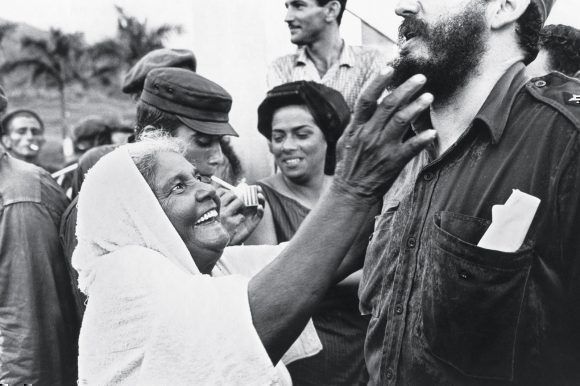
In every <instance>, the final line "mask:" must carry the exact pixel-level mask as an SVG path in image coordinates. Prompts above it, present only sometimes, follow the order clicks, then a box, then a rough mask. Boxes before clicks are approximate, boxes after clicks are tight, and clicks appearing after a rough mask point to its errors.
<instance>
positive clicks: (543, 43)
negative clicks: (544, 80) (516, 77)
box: [527, 24, 580, 77]
mask: <svg viewBox="0 0 580 386" xmlns="http://www.w3.org/2000/svg"><path fill="white" fill-rule="evenodd" d="M552 71H558V72H561V73H562V74H565V75H568V76H574V75H575V74H576V73H578V72H579V71H580V30H578V29H576V28H574V27H570V26H568V25H562V24H557V25H547V26H545V27H544V28H542V32H541V33H540V52H539V53H538V56H537V57H536V59H535V60H534V61H533V62H532V63H530V64H529V65H528V68H527V73H528V75H529V76H531V77H536V76H542V75H546V74H548V73H550V72H552Z"/></svg>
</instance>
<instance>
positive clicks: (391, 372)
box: [385, 369, 394, 381]
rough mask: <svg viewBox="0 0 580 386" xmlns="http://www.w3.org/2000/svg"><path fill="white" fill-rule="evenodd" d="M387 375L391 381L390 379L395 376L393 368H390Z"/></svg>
mask: <svg viewBox="0 0 580 386" xmlns="http://www.w3.org/2000/svg"><path fill="white" fill-rule="evenodd" d="M385 376H386V377H387V379H388V380H389V381H390V380H391V379H393V376H394V374H393V370H391V369H388V370H387V373H386V374H385Z"/></svg>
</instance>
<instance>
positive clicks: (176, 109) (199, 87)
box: [141, 67, 238, 136]
mask: <svg viewBox="0 0 580 386" xmlns="http://www.w3.org/2000/svg"><path fill="white" fill-rule="evenodd" d="M141 102H143V103H146V104H148V105H150V106H153V107H155V108H157V109H159V110H162V111H165V112H167V113H171V114H174V115H175V116H176V117H177V118H178V119H179V120H180V121H181V122H182V123H183V124H184V125H186V126H187V127H189V128H190V129H193V130H195V131H199V132H201V133H204V134H209V135H235V136H238V133H236V131H235V130H234V129H233V128H232V126H231V125H230V124H229V116H228V113H229V112H230V109H231V107H232V97H231V96H230V94H228V92H227V91H226V90H224V89H223V88H222V87H221V86H220V85H218V84H216V83H214V82H212V81H211V80H209V79H206V78H204V77H203V76H201V75H199V74H197V73H195V72H192V71H189V70H184V69H182V68H169V67H166V68H157V69H154V70H151V71H150V72H149V74H147V78H146V79H145V86H144V88H143V92H142V93H141Z"/></svg>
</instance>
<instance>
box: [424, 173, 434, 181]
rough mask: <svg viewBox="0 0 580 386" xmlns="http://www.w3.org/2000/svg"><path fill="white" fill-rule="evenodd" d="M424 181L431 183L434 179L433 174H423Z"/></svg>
mask: <svg viewBox="0 0 580 386" xmlns="http://www.w3.org/2000/svg"><path fill="white" fill-rule="evenodd" d="M423 179H424V180H425V181H431V180H432V179H433V173H425V174H423Z"/></svg>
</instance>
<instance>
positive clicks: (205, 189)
mask: <svg viewBox="0 0 580 386" xmlns="http://www.w3.org/2000/svg"><path fill="white" fill-rule="evenodd" d="M199 184H200V186H199V187H198V189H197V191H196V192H195V199H196V201H198V202H203V201H205V200H207V199H211V200H214V201H216V202H219V201H218V200H219V198H218V195H217V192H216V190H215V188H214V187H213V186H211V185H210V184H206V183H204V182H199Z"/></svg>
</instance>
